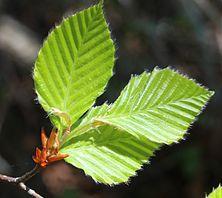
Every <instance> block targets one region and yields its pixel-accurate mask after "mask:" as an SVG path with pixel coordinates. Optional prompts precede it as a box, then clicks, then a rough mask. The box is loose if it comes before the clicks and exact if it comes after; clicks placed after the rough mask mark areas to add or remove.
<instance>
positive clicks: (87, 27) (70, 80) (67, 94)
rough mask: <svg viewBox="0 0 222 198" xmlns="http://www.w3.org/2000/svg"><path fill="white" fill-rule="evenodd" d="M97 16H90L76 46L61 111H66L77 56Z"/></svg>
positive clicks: (77, 59) (76, 64)
mask: <svg viewBox="0 0 222 198" xmlns="http://www.w3.org/2000/svg"><path fill="white" fill-rule="evenodd" d="M97 12H98V10H97ZM99 16H101V13H100V15H97V13H94V16H92V18H91V20H89V21H88V22H87V24H86V30H85V32H84V33H83V35H82V37H81V41H82V42H80V43H78V45H79V46H77V45H76V50H77V52H76V55H75V58H74V65H73V67H74V68H73V69H71V72H70V75H69V80H68V84H67V86H65V89H66V91H65V93H66V94H65V98H64V103H63V109H65V111H67V102H68V99H69V97H70V92H71V91H72V90H71V85H72V82H73V80H74V79H73V77H72V76H73V72H76V68H75V67H77V66H78V61H79V58H80V56H79V54H80V52H81V48H82V47H83V46H84V44H85V38H86V35H87V33H88V31H89V30H90V29H91V26H92V25H94V24H93V23H92V24H91V22H92V21H95V20H96V19H97V18H98V17H99ZM77 21H78V20H77ZM78 22H79V21H78ZM66 43H67V42H66ZM68 51H69V50H68ZM74 54H75V53H74Z"/></svg>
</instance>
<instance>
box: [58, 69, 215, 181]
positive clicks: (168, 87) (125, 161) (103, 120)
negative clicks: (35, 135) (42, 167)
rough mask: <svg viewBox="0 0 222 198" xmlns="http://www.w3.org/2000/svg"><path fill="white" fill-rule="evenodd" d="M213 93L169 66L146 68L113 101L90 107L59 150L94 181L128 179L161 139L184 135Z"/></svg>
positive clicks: (165, 140)
mask: <svg viewBox="0 0 222 198" xmlns="http://www.w3.org/2000/svg"><path fill="white" fill-rule="evenodd" d="M212 95H213V92H211V91H208V90H207V89H206V88H204V87H202V86H200V85H198V84H197V83H195V82H194V81H193V80H191V79H188V78H187V77H185V76H183V75H180V74H179V73H177V72H176V71H173V70H171V69H169V68H166V69H162V70H160V69H154V71H153V72H151V73H147V72H144V73H143V74H141V75H140V76H134V77H132V78H131V80H130V82H129V83H128V85H127V86H126V88H125V89H124V90H123V91H122V93H121V95H120V96H119V98H118V99H117V100H116V101H115V102H114V104H111V105H107V104H104V105H102V106H100V107H95V108H92V109H91V110H90V111H89V112H88V114H87V116H86V117H85V118H84V119H83V120H82V122H81V123H80V124H79V126H77V127H76V128H75V129H73V130H72V131H71V133H70V134H69V136H68V137H67V138H66V139H65V141H64V143H63V146H62V150H61V152H62V153H64V154H68V155H69V157H67V158H66V159H65V160H66V161H67V162H69V163H71V164H72V165H74V166H76V167H79V168H81V169H83V170H84V171H85V173H86V174H87V175H90V176H91V177H92V178H93V179H94V180H95V181H96V182H101V183H105V184H109V185H112V184H118V183H121V182H127V181H128V179H129V177H130V176H134V175H135V174H136V171H137V170H139V169H140V168H141V166H142V165H143V164H144V163H146V162H147V161H148V159H149V157H150V156H152V154H153V152H154V151H155V150H156V149H158V148H160V146H161V145H163V144H171V143H173V142H178V141H179V140H180V139H181V138H183V136H184V134H185V132H186V130H187V129H188V127H189V126H190V124H191V123H192V122H193V121H194V119H195V116H197V115H198V114H199V113H200V112H201V110H202V109H203V107H204V106H205V105H206V103H207V101H208V100H209V98H210V97H211V96H212Z"/></svg>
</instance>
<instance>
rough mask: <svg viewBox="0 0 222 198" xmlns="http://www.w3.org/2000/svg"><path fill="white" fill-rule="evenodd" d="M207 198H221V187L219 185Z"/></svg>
mask: <svg viewBox="0 0 222 198" xmlns="http://www.w3.org/2000/svg"><path fill="white" fill-rule="evenodd" d="M207 198H222V187H221V186H220V185H219V186H218V187H217V188H216V189H215V190H213V192H212V193H210V194H209V195H208V196H207Z"/></svg>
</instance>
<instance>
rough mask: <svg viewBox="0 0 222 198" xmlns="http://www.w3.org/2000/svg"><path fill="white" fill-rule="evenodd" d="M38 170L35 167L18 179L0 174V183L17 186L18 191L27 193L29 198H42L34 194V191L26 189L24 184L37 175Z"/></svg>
mask: <svg viewBox="0 0 222 198" xmlns="http://www.w3.org/2000/svg"><path fill="white" fill-rule="evenodd" d="M39 170H40V167H39V166H38V165H36V166H35V167H34V168H33V169H32V170H31V171H29V172H27V173H25V174H24V175H22V176H20V177H10V176H6V175H2V174H0V182H5V183H11V184H14V185H16V186H18V187H19V188H20V189H22V190H24V191H25V192H27V193H28V194H29V195H30V196H31V197H35V198H43V197H42V196H41V195H39V194H38V193H36V192H35V191H34V190H32V189H30V188H28V187H27V186H26V185H25V183H24V182H26V181H28V180H29V179H30V178H32V177H33V176H34V175H35V174H36V173H38V172H39Z"/></svg>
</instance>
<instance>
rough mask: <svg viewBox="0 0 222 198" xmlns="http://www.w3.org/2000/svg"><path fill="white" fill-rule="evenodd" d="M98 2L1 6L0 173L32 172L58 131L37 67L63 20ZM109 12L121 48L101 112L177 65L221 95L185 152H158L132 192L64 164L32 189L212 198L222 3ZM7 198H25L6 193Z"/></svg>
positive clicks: (217, 171) (135, 4)
mask: <svg viewBox="0 0 222 198" xmlns="http://www.w3.org/2000/svg"><path fill="white" fill-rule="evenodd" d="M91 3H92V1H89V0H85V1H83V0H82V1H80V0H79V1H78V0H76V1H75V0H53V1H52V0H45V1H35V0H0V172H1V173H5V174H9V175H14V176H16V175H20V174H22V173H24V172H25V171H27V170H29V169H31V168H32V167H33V165H34V164H33V162H32V160H31V156H32V154H33V152H34V148H35V147H36V146H37V145H40V141H39V134H40V128H41V127H42V126H45V127H46V128H47V129H48V130H49V129H50V127H51V125H50V122H49V120H48V118H47V115H46V113H45V112H44V111H43V110H42V109H41V107H40V105H39V104H38V103H37V101H36V100H35V98H36V95H35V93H34V88H33V80H32V68H33V65H34V60H35V58H36V55H37V52H38V49H39V48H40V46H41V43H42V41H43V40H44V38H45V37H46V36H47V34H48V32H49V30H50V29H52V28H53V26H54V24H55V23H59V22H60V21H61V19H62V17H64V16H67V15H69V14H70V13H73V12H75V11H77V10H79V9H82V8H84V7H87V6H88V5H90V4H91ZM105 13H106V16H107V20H108V21H109V23H110V27H111V29H112V36H113V38H114V40H115V44H116V48H117V53H116V57H117V61H116V66H115V75H114V76H113V77H112V79H111V80H110V82H109V84H108V87H107V90H106V92H105V93H104V94H103V95H102V96H101V97H100V98H99V99H98V101H97V104H102V103H103V102H104V101H106V100H108V101H109V102H113V101H114V100H115V99H116V98H117V97H118V95H119V93H120V91H121V89H122V88H123V87H124V86H125V85H126V84H127V82H128V80H129V78H130V75H131V74H140V73H142V71H144V70H148V71H149V70H152V69H153V68H154V67H155V66H156V65H158V66H159V67H160V68H163V67H166V66H169V65H170V66H172V67H173V68H175V69H178V70H179V71H181V72H182V73H185V74H187V75H188V76H190V77H192V78H195V79H196V80H197V81H198V82H200V83H201V84H204V85H206V86H208V87H209V88H210V89H212V90H215V91H216V94H215V96H214V97H213V98H212V100H211V101H210V103H209V105H208V106H207V108H206V109H205V110H204V112H203V113H202V114H201V115H200V116H199V118H198V121H197V122H195V123H194V125H193V127H192V128H191V129H190V130H189V134H188V135H186V140H185V141H181V142H180V144H175V145H172V146H170V147H164V148H163V149H162V150H160V151H158V152H156V156H155V157H153V158H152V159H151V165H145V166H144V167H143V170H142V171H138V176H137V177H134V178H132V179H131V182H130V183H129V184H128V185H119V186H116V187H107V186H104V185H97V184H95V183H94V182H93V181H92V180H91V179H90V178H89V177H86V176H84V174H83V172H82V171H81V170H78V169H75V168H74V167H71V166H69V165H67V164H65V163H62V162H61V163H57V164H55V165H52V166H50V167H49V168H47V169H46V170H44V171H43V172H42V173H41V174H39V175H37V176H35V177H34V178H33V179H31V180H30V181H29V182H28V185H29V186H30V187H32V188H34V189H35V190H36V191H37V192H39V193H40V194H42V195H43V196H46V197H61V198H62V197H64V198H73V197H76V198H78V197H121V198H122V197H123V198H125V197H127V198H128V197H141V198H143V197H144V198H145V197H150V198H162V197H166V198H168V197H170V198H171V197H181V198H185V197H189V198H198V197H204V196H205V193H209V192H210V191H211V190H212V188H213V187H216V186H217V185H218V184H219V182H221V180H222V155H221V151H222V130H221V128H222V112H221V111H222V1H221V0H202V1H199V0H168V1H162V0H113V1H108V0H107V1H105ZM0 197H1V198H8V197H18V198H22V197H27V195H26V194H25V193H23V192H20V191H18V190H17V189H16V187H13V186H10V185H6V184H0Z"/></svg>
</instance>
